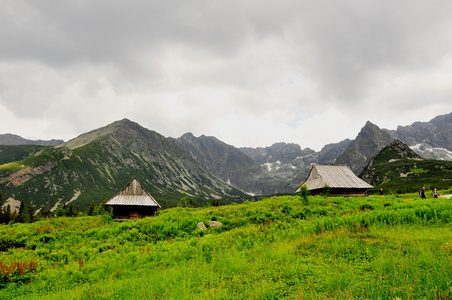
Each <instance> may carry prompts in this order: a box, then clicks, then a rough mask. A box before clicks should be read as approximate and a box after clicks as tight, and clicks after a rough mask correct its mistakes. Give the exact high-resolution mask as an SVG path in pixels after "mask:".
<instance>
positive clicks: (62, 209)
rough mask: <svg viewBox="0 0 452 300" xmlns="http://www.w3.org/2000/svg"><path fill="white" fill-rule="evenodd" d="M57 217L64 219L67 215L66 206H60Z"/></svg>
mask: <svg viewBox="0 0 452 300" xmlns="http://www.w3.org/2000/svg"><path fill="white" fill-rule="evenodd" d="M56 215H57V217H62V216H64V215H66V204H64V205H60V206H58V208H57V210H56Z"/></svg>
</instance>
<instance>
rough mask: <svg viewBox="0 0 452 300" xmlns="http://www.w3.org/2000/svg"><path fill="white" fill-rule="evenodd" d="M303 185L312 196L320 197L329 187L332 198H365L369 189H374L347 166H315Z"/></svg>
mask: <svg viewBox="0 0 452 300" xmlns="http://www.w3.org/2000/svg"><path fill="white" fill-rule="evenodd" d="M302 185H306V187H307V188H308V190H309V191H310V192H311V195H319V194H321V193H323V192H324V188H325V187H328V189H329V195H330V196H365V195H366V192H367V189H371V188H373V186H371V185H370V184H368V183H367V182H365V181H364V180H362V179H360V178H359V177H358V176H356V175H355V173H353V172H352V170H350V168H349V167H347V166H323V165H313V166H312V168H311V171H310V172H309V175H308V178H307V179H306V180H305V181H304V182H303V184H302Z"/></svg>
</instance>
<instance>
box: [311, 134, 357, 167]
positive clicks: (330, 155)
mask: <svg viewBox="0 0 452 300" xmlns="http://www.w3.org/2000/svg"><path fill="white" fill-rule="evenodd" d="M351 143H352V141H351V140H350V139H346V140H343V141H341V142H339V143H336V144H328V145H325V146H324V147H323V148H322V150H320V152H319V155H318V164H319V165H333V164H334V163H335V162H336V159H337V158H338V157H339V156H341V155H342V154H343V153H344V152H345V150H347V148H348V147H349V146H350V144H351Z"/></svg>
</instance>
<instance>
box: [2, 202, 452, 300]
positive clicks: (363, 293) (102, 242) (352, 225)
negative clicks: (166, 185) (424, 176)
mask: <svg viewBox="0 0 452 300" xmlns="http://www.w3.org/2000/svg"><path fill="white" fill-rule="evenodd" d="M451 212H452V202H450V201H448V200H442V199H439V200H436V199H435V201H432V200H431V199H427V200H422V201H421V200H417V198H415V197H414V196H411V195H406V196H401V197H395V196H387V197H379V196H378V197H368V198H324V197H309V198H308V200H307V201H301V200H300V198H299V197H296V196H293V197H272V198H268V199H264V200H263V201H260V202H255V203H254V202H246V203H244V204H241V205H229V206H220V207H209V208H196V209H194V208H174V209H168V210H165V211H162V212H160V214H159V215H158V216H157V217H154V218H146V219H143V220H138V221H134V222H124V223H116V222H113V221H112V220H111V219H110V218H109V217H105V216H97V217H83V218H65V217H63V218H58V219H48V220H42V221H38V222H36V223H33V224H11V225H5V226H2V227H0V243H2V245H3V244H4V251H3V252H2V258H3V261H2V264H4V265H9V264H11V263H12V262H14V261H16V262H36V268H34V269H33V270H32V271H30V272H28V273H24V274H26V275H27V276H28V279H27V280H23V281H20V280H16V281H8V282H5V285H4V288H3V289H1V290H0V298H7V299H14V298H15V297H16V298H20V299H206V298H212V299H281V298H288V299H332V298H336V299H355V298H363V299H366V298H369V299H378V298H380V299H396V298H397V297H399V298H401V299H423V298H424V299H448V297H450V294H451V292H452V290H451V289H452V285H451V283H452V274H451V272H450V271H449V270H451V269H452V250H451V246H452V234H451V229H452V228H451V224H450V220H451ZM208 220H217V221H220V222H222V223H223V226H222V227H220V228H217V229H207V230H205V231H201V230H199V229H197V227H196V224H197V223H199V222H207V221H208Z"/></svg>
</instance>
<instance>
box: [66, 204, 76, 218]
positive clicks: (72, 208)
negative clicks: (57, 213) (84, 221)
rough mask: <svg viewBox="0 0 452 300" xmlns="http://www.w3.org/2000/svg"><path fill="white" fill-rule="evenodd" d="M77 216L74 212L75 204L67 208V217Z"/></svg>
mask: <svg viewBox="0 0 452 300" xmlns="http://www.w3.org/2000/svg"><path fill="white" fill-rule="evenodd" d="M74 215H75V212H74V203H72V202H71V203H69V207H67V208H66V216H68V217H73V216H74Z"/></svg>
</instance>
